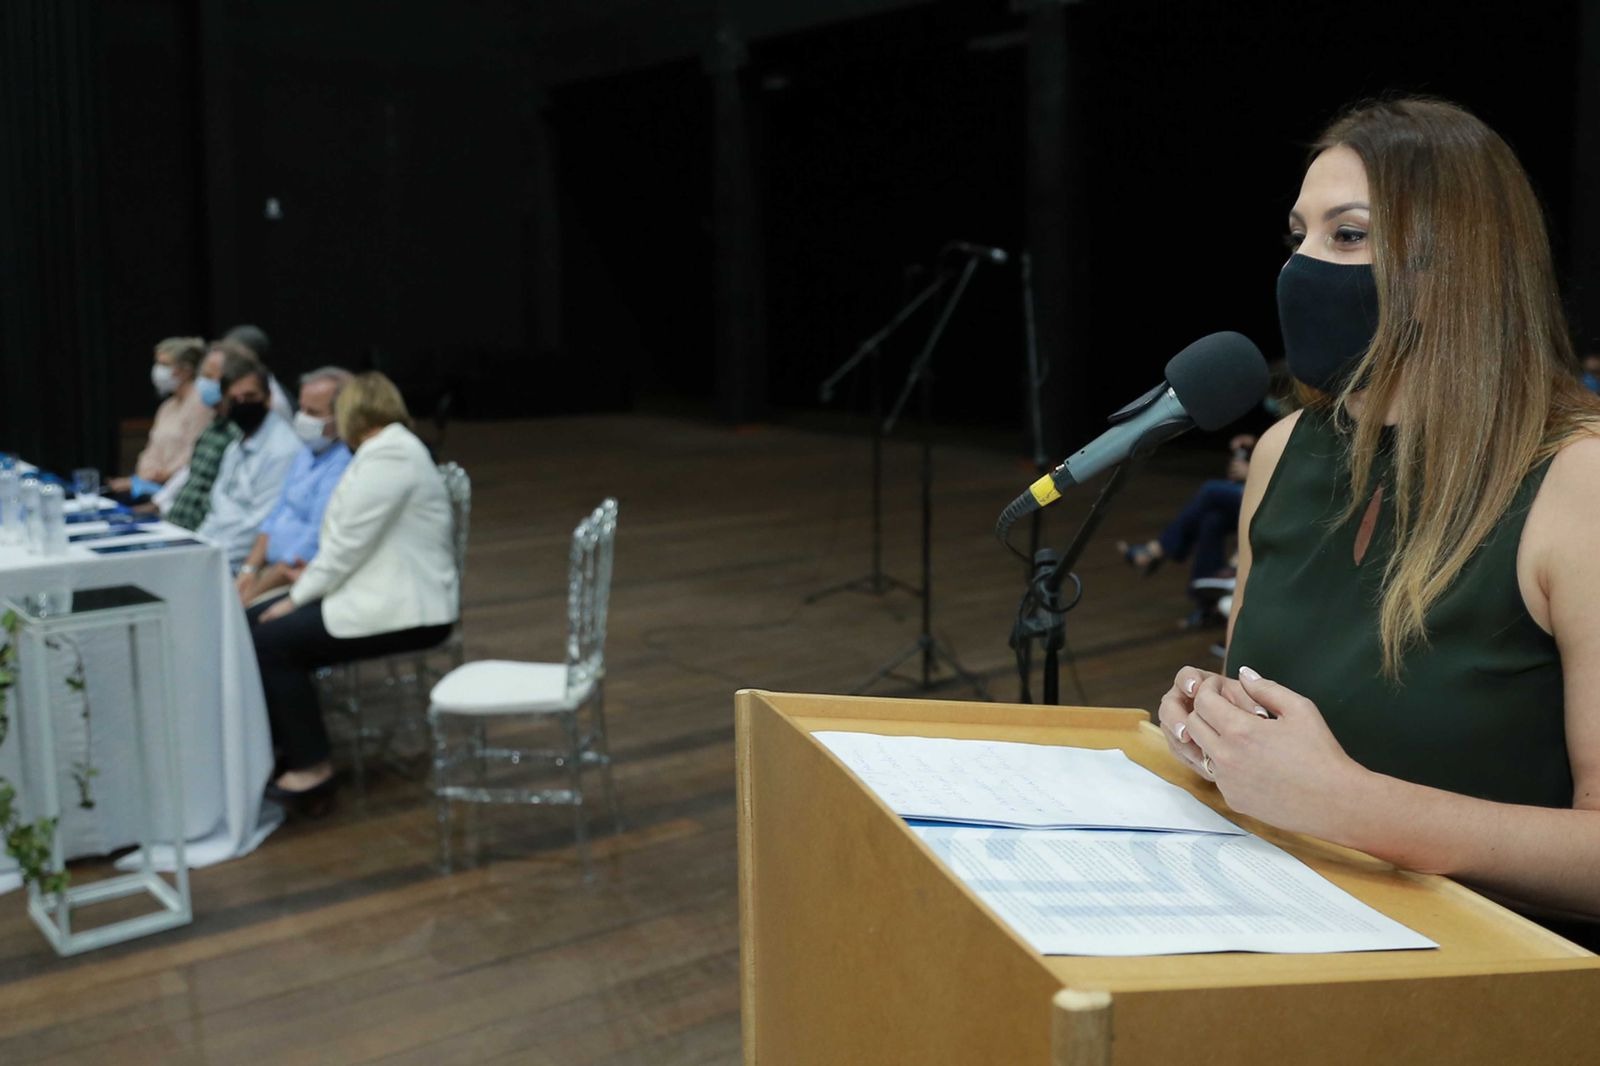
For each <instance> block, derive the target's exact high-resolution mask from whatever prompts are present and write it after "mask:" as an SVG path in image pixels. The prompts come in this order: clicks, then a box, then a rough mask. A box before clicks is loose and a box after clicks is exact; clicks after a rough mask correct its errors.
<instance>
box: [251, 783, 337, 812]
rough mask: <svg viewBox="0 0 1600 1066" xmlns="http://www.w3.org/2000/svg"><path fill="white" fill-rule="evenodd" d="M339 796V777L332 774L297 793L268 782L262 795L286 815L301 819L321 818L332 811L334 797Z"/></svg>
mask: <svg viewBox="0 0 1600 1066" xmlns="http://www.w3.org/2000/svg"><path fill="white" fill-rule="evenodd" d="M338 794H339V775H338V774H334V775H332V776H331V777H329V778H328V779H327V780H326V781H323V782H321V783H320V784H316V785H312V786H311V787H310V788H303V789H300V790H299V791H298V792H297V791H294V790H292V789H287V788H283V787H282V786H280V785H279V784H278V783H277V782H276V781H268V782H267V787H266V791H265V792H264V795H265V796H266V798H267V799H269V800H271V801H272V802H273V803H276V804H277V805H278V806H280V807H282V808H283V809H284V812H285V813H286V814H293V815H298V816H300V817H303V818H323V817H326V816H327V814H328V813H329V812H330V811H332V810H333V801H334V797H335V796H337V795H338Z"/></svg>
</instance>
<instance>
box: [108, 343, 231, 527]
mask: <svg viewBox="0 0 1600 1066" xmlns="http://www.w3.org/2000/svg"><path fill="white" fill-rule="evenodd" d="M205 354H206V343H205V341H203V340H201V339H200V338H199V337H168V338H167V339H166V340H164V341H162V342H161V343H160V344H157V345H156V348H155V359H154V361H153V362H152V363H151V364H150V383H151V384H152V385H154V386H155V390H156V393H157V394H158V395H159V396H161V397H162V400H161V406H159V407H157V408H156V415H155V420H154V421H153V422H152V423H151V424H150V437H149V439H148V440H147V441H146V442H145V446H144V450H142V451H141V452H140V453H139V458H138V459H137V460H136V461H135V462H134V466H133V476H132V477H119V478H113V479H111V480H110V481H109V482H107V483H106V488H107V489H108V490H109V491H110V493H111V494H112V495H113V496H116V497H117V498H118V499H120V500H121V501H123V502H124V503H132V502H134V501H135V500H143V499H148V498H149V497H150V496H152V495H154V494H155V493H156V492H157V491H158V490H159V489H160V488H161V486H162V485H165V484H166V483H167V482H168V481H169V480H171V479H172V477H173V475H175V474H177V473H178V472H179V471H180V470H183V469H184V468H185V467H187V466H188V465H189V455H190V453H191V452H193V451H194V442H195V441H196V440H197V439H199V437H200V434H201V433H203V432H205V428H206V427H207V426H209V425H210V424H211V419H212V410H211V408H210V407H209V406H208V405H207V404H206V403H205V402H204V400H203V398H202V395H201V392H200V390H199V389H198V388H196V382H197V381H198V380H199V370H200V364H201V361H202V360H203V359H204V357H205Z"/></svg>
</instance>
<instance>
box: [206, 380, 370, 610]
mask: <svg viewBox="0 0 1600 1066" xmlns="http://www.w3.org/2000/svg"><path fill="white" fill-rule="evenodd" d="M349 380H350V372H349V371H348V370H345V369H343V368H341V367H336V366H325V367H322V368H320V369H317V370H313V371H311V373H309V374H306V375H304V376H303V377H301V379H300V410H299V412H298V413H297V414H296V415H295V416H294V431H295V434H296V435H297V436H298V437H299V438H300V440H301V441H303V442H304V447H302V448H301V449H300V453H299V454H298V455H296V456H295V458H294V464H293V465H292V466H290V467H289V476H288V477H287V478H286V479H285V480H284V483H283V493H282V495H280V496H279V497H278V503H277V506H275V507H274V508H273V509H272V513H271V514H269V515H268V516H267V519H266V521H265V522H263V523H261V529H260V531H259V532H258V533H257V535H256V539H255V543H254V545H253V546H252V547H251V549H250V554H249V555H248V556H246V558H245V561H244V563H243V565H241V566H240V567H239V576H238V579H237V580H236V581H235V586H236V587H237V588H238V590H239V599H240V601H241V602H242V603H244V604H245V605H246V606H248V605H249V604H251V603H252V602H254V601H255V600H257V599H259V598H260V597H262V596H264V595H265V594H267V593H268V592H271V591H272V590H273V589H277V588H285V587H287V586H289V585H290V584H292V583H293V582H294V579H295V578H296V577H298V576H299V575H300V572H301V571H302V570H304V569H305V567H306V564H307V563H309V562H311V560H312V559H314V558H316V554H317V535H318V533H319V532H320V531H321V529H322V512H323V511H325V510H327V507H328V498H329V497H330V496H332V495H333V490H334V486H336V485H337V484H338V483H339V478H340V477H341V476H342V475H343V474H344V469H345V467H347V466H349V465H350V449H349V447H347V446H346V445H345V443H344V441H342V440H340V439H339V436H338V431H337V430H336V429H335V428H334V420H333V404H334V401H335V400H337V399H338V398H339V390H340V389H342V388H343V387H344V385H345V383H346V382H347V381H349Z"/></svg>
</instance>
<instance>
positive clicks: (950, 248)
mask: <svg viewBox="0 0 1600 1066" xmlns="http://www.w3.org/2000/svg"><path fill="white" fill-rule="evenodd" d="M944 250H945V251H947V252H960V253H961V254H962V255H970V256H975V257H976V258H978V259H987V260H988V261H989V262H991V263H994V264H996V265H997V266H998V265H1000V264H1002V263H1004V262H1005V261H1006V260H1007V259H1009V258H1011V257H1010V256H1008V255H1006V252H1005V249H1004V248H990V247H989V246H988V245H985V244H968V243H967V242H966V241H951V242H950V243H949V244H947V245H945V246H944Z"/></svg>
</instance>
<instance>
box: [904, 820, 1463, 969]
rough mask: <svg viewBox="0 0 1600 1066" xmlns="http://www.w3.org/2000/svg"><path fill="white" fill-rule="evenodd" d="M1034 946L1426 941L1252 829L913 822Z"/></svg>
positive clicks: (1344, 946) (1193, 947)
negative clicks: (1222, 832) (1239, 832)
mask: <svg viewBox="0 0 1600 1066" xmlns="http://www.w3.org/2000/svg"><path fill="white" fill-rule="evenodd" d="M912 832H914V833H916V834H917V836H919V837H921V838H922V840H923V842H924V843H926V844H927V845H928V846H929V847H930V848H932V849H933V851H934V854H936V855H938V856H939V858H940V859H941V860H942V861H943V862H944V863H945V865H946V866H948V867H950V869H951V870H952V871H953V872H954V873H955V875H956V876H957V877H958V878H960V879H961V880H962V881H964V882H966V884H967V886H968V887H969V888H971V889H972V891H973V892H975V893H976V894H977V896H978V898H979V899H981V900H983V902H984V903H986V904H988V905H989V907H991V908H992V909H993V910H994V911H995V912H996V913H997V914H999V915H1000V916H1001V917H1002V918H1004V919H1005V920H1006V922H1007V923H1009V924H1010V925H1011V927H1012V928H1013V929H1015V930H1016V931H1017V933H1018V934H1019V935H1020V936H1021V937H1022V938H1023V939H1024V940H1026V941H1027V942H1028V943H1029V944H1031V945H1032V946H1033V948H1034V950H1036V951H1038V952H1039V953H1040V954H1043V955H1180V954H1188V953H1192V952H1202V951H1259V952H1274V953H1278V952H1295V953H1304V952H1319V953H1320V952H1330V951H1392V950H1399V949H1406V948H1434V947H1438V946H1439V945H1438V944H1436V943H1434V942H1433V941H1432V940H1429V939H1428V938H1427V937H1425V936H1422V935H1420V934H1418V933H1415V932H1413V931H1412V930H1410V929H1407V928H1406V927H1405V926H1403V925H1401V924H1400V923H1399V922H1396V921H1394V920H1393V919H1391V918H1387V917H1385V916H1384V915H1382V914H1380V913H1379V912H1378V911H1375V910H1373V909H1372V908H1371V907H1369V906H1367V905H1366V904H1365V903H1362V902H1361V901H1360V900H1358V899H1356V898H1355V897H1353V896H1351V895H1350V894H1349V893H1347V892H1345V891H1343V890H1342V889H1340V888H1338V887H1337V886H1335V885H1333V884H1331V883H1329V882H1328V881H1326V880H1324V879H1323V878H1322V877H1321V876H1319V875H1318V874H1317V873H1316V872H1315V871H1314V870H1312V869H1311V868H1310V867H1308V866H1306V865H1305V864H1304V863H1302V862H1300V861H1299V860H1298V859H1296V858H1295V857H1294V856H1292V855H1290V854H1288V853H1287V852H1285V851H1283V850H1281V849H1279V848H1276V847H1274V846H1273V845H1271V844H1269V843H1267V842H1266V841H1265V840H1262V839H1261V838H1260V837H1255V836H1249V835H1245V836H1219V835H1216V834H1209V833H1129V832H1121V831H1100V830H1083V829H1078V830H1064V831H1062V830H1037V829H978V828H973V827H969V826H914V827H912Z"/></svg>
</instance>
